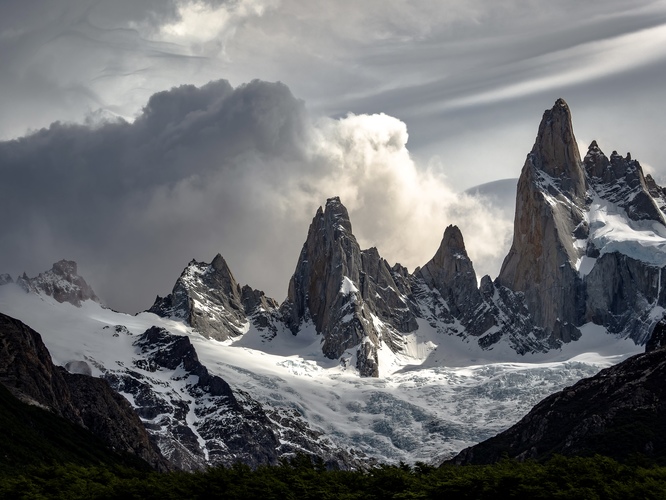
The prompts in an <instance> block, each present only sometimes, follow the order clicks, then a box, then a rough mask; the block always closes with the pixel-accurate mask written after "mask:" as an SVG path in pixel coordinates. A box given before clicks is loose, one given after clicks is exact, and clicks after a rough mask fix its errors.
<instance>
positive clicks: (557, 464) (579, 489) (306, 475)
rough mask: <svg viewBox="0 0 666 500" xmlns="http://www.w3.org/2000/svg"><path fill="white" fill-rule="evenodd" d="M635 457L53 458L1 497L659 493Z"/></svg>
mask: <svg viewBox="0 0 666 500" xmlns="http://www.w3.org/2000/svg"><path fill="white" fill-rule="evenodd" d="M634 460H635V461H636V462H635V463H633V464H622V463H619V462H617V461H614V460H613V459H610V458H606V457H602V456H596V457H590V458H580V457H577V458H565V457H561V456H558V457H554V458H553V459H551V460H550V461H548V462H546V463H537V462H532V461H528V462H522V463H520V462H515V461H512V460H503V461H500V462H498V463H496V464H493V465H480V466H477V465H469V466H457V465H444V466H442V467H440V468H435V467H430V466H427V465H422V464H421V465H416V466H414V467H409V466H407V465H404V464H401V465H391V466H380V467H376V468H373V469H371V470H369V471H341V470H336V471H327V470H326V468H325V467H324V466H323V464H319V465H318V464H313V463H312V461H311V460H310V459H309V458H307V457H304V458H296V459H295V460H293V461H292V462H291V463H287V462H285V461H283V463H282V464H281V465H279V466H262V467H259V468H257V469H255V470H252V469H251V468H250V467H248V466H246V465H240V464H239V465H236V466H233V467H230V468H224V467H218V468H212V469H209V470H207V471H206V472H195V473H188V472H171V473H157V472H139V471H136V470H132V469H129V468H126V467H125V468H123V467H117V466H116V467H108V466H96V467H82V466H80V465H59V466H49V467H33V468H31V469H29V470H26V471H23V472H20V473H17V474H10V475H8V474H5V475H0V498H63V499H64V498H66V499H91V498H123V499H125V498H142V499H144V498H145V499H159V500H165V499H179V498H188V499H198V498H206V499H208V498H225V499H254V498H261V499H262V500H271V499H276V500H290V499H294V500H295V499H299V500H304V499H318V500H319V499H364V500H373V499H377V500H379V499H407V498H412V499H416V498H421V499H428V498H432V499H441V498H454V499H455V498H474V499H493V500H495V499H497V498H529V499H541V498H543V499H545V498H577V499H585V500H590V499H592V500H593V499H623V500H624V499H633V498H641V499H658V498H664V497H665V496H666V468H664V467H650V466H649V465H646V464H645V463H643V464H641V462H640V459H638V458H635V459H634Z"/></svg>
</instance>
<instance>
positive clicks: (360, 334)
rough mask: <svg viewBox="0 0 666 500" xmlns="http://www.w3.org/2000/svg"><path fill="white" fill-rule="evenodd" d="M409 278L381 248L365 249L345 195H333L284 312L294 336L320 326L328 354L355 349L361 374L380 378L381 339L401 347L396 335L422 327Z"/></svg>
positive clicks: (311, 234) (311, 235) (315, 225)
mask: <svg viewBox="0 0 666 500" xmlns="http://www.w3.org/2000/svg"><path fill="white" fill-rule="evenodd" d="M407 277H408V275H407V270H406V269H404V268H402V267H401V266H399V265H396V266H394V268H393V269H391V268H390V267H389V265H388V263H387V262H386V261H385V260H384V259H382V258H381V257H380V256H379V253H378V252H377V249H375V248H370V249H368V250H363V251H361V248H360V247H359V245H358V242H357V241H356V238H355V237H354V235H353V234H352V225H351V222H350V221H349V213H348V212H347V209H346V208H345V206H344V205H343V204H342V203H341V201H340V198H338V197H334V198H329V199H328V200H327V201H326V207H325V209H322V208H321V207H320V208H319V209H318V210H317V213H316V214H315V216H314V218H313V219H312V224H311V225H310V229H309V230H308V236H307V239H306V241H305V243H304V244H303V249H302V250H301V254H300V257H299V259H298V264H297V265H296V270H295V272H294V274H293V276H292V278H291V281H290V282H289V292H288V296H287V299H286V300H285V302H284V303H283V304H282V306H281V310H282V311H283V314H284V318H285V322H286V324H287V325H288V326H289V328H290V329H291V331H292V332H293V333H294V334H297V332H298V331H299V330H300V329H301V327H302V326H303V325H304V324H305V323H308V322H310V321H311V322H312V323H313V324H314V327H315V329H316V331H317V333H318V334H321V335H322V351H323V353H324V355H325V356H327V357H328V358H331V359H336V358H342V357H343V355H344V354H345V352H346V351H348V352H353V353H354V355H355V357H356V367H357V368H358V370H359V373H360V374H361V375H363V376H374V377H376V376H378V375H379V361H378V358H377V350H378V348H379V345H380V341H382V340H383V341H384V342H385V343H386V344H388V345H389V346H391V348H393V349H395V350H399V349H400V346H399V344H400V341H399V338H398V335H396V333H397V332H403V333H406V332H409V331H412V330H415V329H416V328H417V324H416V319H415V313H414V311H415V310H416V305H415V304H414V303H413V302H411V300H410V298H409V296H408V295H410V292H409V285H408V283H407ZM350 356H351V355H350Z"/></svg>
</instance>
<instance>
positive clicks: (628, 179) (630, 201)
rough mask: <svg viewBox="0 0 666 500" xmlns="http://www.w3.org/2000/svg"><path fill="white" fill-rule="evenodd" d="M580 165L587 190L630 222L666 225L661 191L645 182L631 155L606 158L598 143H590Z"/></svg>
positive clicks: (651, 180) (646, 180) (645, 179)
mask: <svg viewBox="0 0 666 500" xmlns="http://www.w3.org/2000/svg"><path fill="white" fill-rule="evenodd" d="M583 163H584V165H585V171H586V173H587V177H588V179H589V185H590V188H591V189H593V190H594V192H595V194H596V195H598V196H599V197H600V198H603V199H604V200H607V201H610V202H611V203H614V204H615V205H617V206H619V207H621V208H623V209H624V210H625V211H626V212H627V215H628V216H629V218H630V219H632V220H635V221H641V220H654V221H657V222H660V223H661V224H666V222H665V221H664V214H663V213H662V211H661V209H660V206H659V202H660V201H661V202H662V203H663V200H662V196H663V190H661V188H660V187H659V186H657V184H656V182H654V180H653V179H652V178H651V177H650V180H649V181H648V179H647V178H646V176H645V175H644V174H643V168H642V167H641V164H640V163H639V162H638V161H637V160H634V159H632V158H631V154H630V153H627V156H626V157H623V156H622V155H620V154H618V153H617V151H613V153H612V154H611V156H610V158H608V157H607V156H606V155H605V154H604V153H603V151H601V149H600V148H599V145H598V144H597V141H592V144H590V147H589V149H588V151H587V154H586V155H585V158H584V160H583ZM648 183H649V185H648ZM655 198H656V199H655Z"/></svg>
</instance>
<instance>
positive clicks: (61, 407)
mask: <svg viewBox="0 0 666 500" xmlns="http://www.w3.org/2000/svg"><path fill="white" fill-rule="evenodd" d="M0 383H2V384H3V385H4V386H6V387H7V388H8V389H9V390H10V392H12V394H13V395H14V396H16V397H17V398H18V399H20V400H22V401H24V402H27V403H29V404H34V405H38V406H41V407H44V408H47V409H49V410H50V411H52V412H53V413H54V414H56V415H58V416H61V417H63V418H65V419H67V420H69V421H71V422H73V423H75V424H77V425H79V426H81V427H83V428H85V429H87V430H89V431H90V432H92V433H93V434H94V435H96V436H97V437H98V438H100V439H102V441H104V442H105V443H106V444H107V445H108V446H109V448H111V449H112V450H114V451H116V452H125V453H130V454H132V455H135V456H137V457H139V458H141V459H143V460H145V461H146V462H148V463H149V464H150V465H151V466H153V467H154V468H156V469H159V470H167V469H169V468H170V467H171V465H170V464H169V463H168V462H167V460H166V459H165V458H164V457H163V456H162V455H161V454H160V453H159V451H158V450H157V447H156V446H155V445H154V444H153V443H152V441H151V440H150V438H149V436H148V433H147V432H146V429H145V428H144V426H143V424H142V423H141V421H140V419H139V417H138V416H137V414H136V413H135V412H134V410H133V409H132V407H131V405H130V404H129V402H128V401H127V400H126V399H125V398H123V397H122V396H120V395H119V394H118V393H116V392H115V391H113V390H112V389H111V387H109V384H107V383H106V382H105V381H104V380H100V379H96V378H92V377H89V376H86V375H78V374H71V373H68V372H67V371H66V370H65V369H64V368H62V367H58V366H55V365H54V364H53V361H52V359H51V355H50V354H49V352H48V350H47V348H46V346H45V345H44V343H43V341H42V338H41V336H40V335H39V333H37V332H36V331H34V330H33V329H32V328H30V327H28V326H26V325H25V324H24V323H22V322H21V321H19V320H17V319H14V318H11V317H9V316H7V315H5V314H0Z"/></svg>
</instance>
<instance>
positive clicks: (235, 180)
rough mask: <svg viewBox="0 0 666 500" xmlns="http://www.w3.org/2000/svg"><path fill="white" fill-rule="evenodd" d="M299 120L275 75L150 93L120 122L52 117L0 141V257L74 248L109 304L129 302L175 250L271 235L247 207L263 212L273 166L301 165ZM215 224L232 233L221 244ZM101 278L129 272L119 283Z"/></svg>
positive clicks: (36, 261)
mask: <svg viewBox="0 0 666 500" xmlns="http://www.w3.org/2000/svg"><path fill="white" fill-rule="evenodd" d="M305 123H306V121H305V116H304V106H303V103H302V102H300V101H298V100H296V99H295V98H294V97H293V96H292V95H291V93H290V92H289V90H288V89H287V88H286V87H285V86H283V85H280V84H269V83H264V82H258V81H255V82H251V83H249V84H247V85H244V86H241V87H239V88H237V89H232V88H231V86H230V85H229V84H228V83H227V82H226V81H218V82H213V83H210V84H208V85H206V86H204V87H202V88H200V89H199V88H195V87H192V86H183V87H179V88H175V89H172V90H171V91H167V92H160V93H158V94H155V95H154V96H153V97H151V99H150V100H149V101H148V104H147V105H146V107H145V108H144V111H143V114H142V115H141V116H140V117H139V118H138V119H137V120H136V121H135V122H134V123H131V124H130V123H127V122H125V121H115V122H112V123H107V124H104V125H101V126H96V127H88V126H84V125H67V124H61V123H54V124H53V125H51V126H50V127H49V128H48V129H42V130H40V131H38V132H37V133H35V134H32V135H30V136H27V137H24V138H22V139H19V140H13V141H8V142H2V143H0V175H1V176H2V179H3V196H2V201H1V202H0V205H1V210H0V226H1V227H2V228H3V230H2V236H1V237H0V255H2V262H3V264H4V265H7V264H8V263H11V266H12V268H13V269H16V268H26V269H28V270H30V271H32V272H36V271H37V270H39V269H42V268H44V266H45V264H46V262H48V261H45V260H44V258H45V256H46V255H48V256H49V258H50V259H53V258H54V257H53V255H59V256H62V257H68V256H69V257H71V258H75V257H77V256H78V257H77V258H78V259H79V260H82V262H81V263H82V264H83V265H84V267H88V268H92V274H93V278H97V279H96V282H97V284H98V287H99V288H100V293H102V294H104V293H105V292H106V293H107V295H110V297H109V300H110V301H111V303H114V304H116V305H122V306H128V305H129V304H132V305H135V304H136V296H141V297H142V298H144V300H145V297H146V295H145V293H146V290H145V289H139V290H134V288H135V287H138V288H141V282H142V281H144V280H145V279H146V278H148V277H150V279H151V280H153V279H156V278H157V279H158V281H159V284H160V285H161V288H155V286H156V285H155V284H154V283H153V284H150V285H147V287H151V286H152V287H153V290H151V291H150V293H151V294H152V293H153V292H157V291H164V290H163V288H164V286H165V284H168V283H170V282H172V281H173V280H174V279H175V276H176V275H177V272H178V270H179V269H180V268H181V267H182V266H183V265H184V263H185V261H184V259H185V256H187V258H190V257H192V256H195V255H196V257H197V258H200V259H209V258H212V257H213V256H214V253H212V252H214V251H215V250H214V248H215V246H216V245H217V246H218V247H219V250H220V251H223V250H224V249H225V247H226V249H228V250H230V253H233V252H234V251H235V249H236V246H237V245H238V244H242V245H248V244H249V243H257V241H256V240H257V238H256V237H255V236H253V235H261V236H262V239H263V237H271V236H275V235H274V234H273V233H272V231H271V230H270V225H271V224H272V223H275V220H262V218H261V217H257V213H252V211H253V209H257V210H259V211H260V212H261V215H262V217H263V216H264V214H268V217H269V218H270V212H267V211H266V210H265V207H264V203H265V201H266V199H262V198H261V196H262V193H261V189H262V187H269V186H275V187H278V188H279V187H280V184H281V177H280V176H281V165H283V164H285V163H293V164H298V165H302V164H303V162H302V161H297V160H299V158H298V157H299V155H301V154H302V153H301V152H300V149H301V147H300V145H301V144H304V143H305V141H306V137H305V136H304V134H305V133H306V130H305V128H304V126H305ZM267 165H269V166H270V168H267V167H266V166H267ZM293 174H294V172H292V175H293ZM283 187H284V186H283ZM255 190H256V191H257V192H256V193H253V191H255ZM253 195H256V196H257V199H255V200H253V199H252V197H253ZM266 198H269V196H268V195H267V197H266ZM270 198H271V200H274V199H275V197H270ZM230 223H233V224H234V225H236V224H237V225H238V226H239V227H240V228H242V225H243V223H246V224H248V227H247V232H248V233H250V236H249V237H247V238H242V236H239V235H241V234H242V233H243V232H244V231H243V230H242V229H239V230H235V231H231V230H228V231H225V229H226V227H225V226H226V225H228V224H230ZM225 233H226V234H228V235H231V236H232V237H236V238H241V239H242V240H243V241H238V242H235V241H230V242H225V241H224V239H225V237H224V236H223V235H224V234H225ZM275 244H276V245H277V246H278V247H279V245H280V242H279V241H276V242H275ZM201 248H210V250H208V253H210V254H211V255H207V254H203V255H202V254H199V253H198V251H199V250H200V249H201ZM248 254H250V255H251V254H252V251H251V250H250V251H248ZM58 258H59V257H58ZM100 264H101V265H105V266H107V268H106V269H101V268H100V267H99V266H100ZM169 266H170V267H169ZM165 268H166V269H169V270H170V274H169V275H168V276H165V277H164V278H163V279H160V277H158V276H155V274H156V273H162V272H164V269H165ZM102 276H103V279H104V280H111V281H116V280H120V281H122V280H128V281H127V282H126V283H125V289H124V290H123V291H120V290H118V289H117V287H118V286H119V285H120V283H110V282H108V281H103V282H100V278H101V277H102ZM130 277H140V278H139V279H138V281H135V282H134V283H131V284H130ZM132 281H134V280H132ZM285 286H286V284H285ZM111 290H113V292H111ZM134 292H136V296H133V293H134ZM145 305H146V306H147V305H148V304H145Z"/></svg>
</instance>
